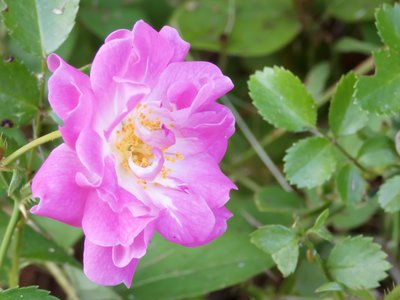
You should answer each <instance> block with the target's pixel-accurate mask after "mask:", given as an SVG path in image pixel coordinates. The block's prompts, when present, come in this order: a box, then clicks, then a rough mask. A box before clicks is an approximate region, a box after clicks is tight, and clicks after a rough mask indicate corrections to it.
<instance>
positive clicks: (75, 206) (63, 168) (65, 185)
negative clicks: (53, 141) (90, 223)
mask: <svg viewBox="0 0 400 300" xmlns="http://www.w3.org/2000/svg"><path fill="white" fill-rule="evenodd" d="M77 172H85V170H84V168H83V166H82V165H81V163H80V162H79V160H78V158H77V157H76V154H75V152H74V151H73V150H72V149H70V148H69V147H68V146H67V145H65V144H61V145H60V146H58V147H57V148H55V149H54V150H53V151H52V152H51V153H50V155H49V157H48V158H47V160H46V161H45V162H44V164H43V165H42V167H41V168H40V169H39V171H38V172H37V173H36V175H35V177H34V178H33V180H32V195H33V196H34V197H38V198H40V202H39V204H38V205H36V206H34V207H33V208H32V209H31V212H32V213H33V214H36V215H39V216H44V217H48V218H52V219H55V220H58V221H60V222H64V223H66V224H69V225H72V226H77V227H80V226H81V223H82V215H83V209H84V206H85V201H86V197H87V194H88V190H87V189H85V188H81V187H79V186H78V185H77V184H76V182H75V174H76V173H77Z"/></svg>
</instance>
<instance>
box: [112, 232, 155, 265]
mask: <svg viewBox="0 0 400 300" xmlns="http://www.w3.org/2000/svg"><path fill="white" fill-rule="evenodd" d="M153 234H154V226H147V227H146V228H145V229H144V230H143V231H142V232H141V233H140V234H139V235H138V236H137V237H136V238H135V240H134V241H133V243H132V244H131V245H129V246H123V245H117V246H114V247H113V251H112V257H113V262H114V264H115V265H116V266H118V267H120V268H122V267H125V266H127V265H128V264H129V263H130V262H131V261H132V259H134V258H136V259H140V258H142V257H143V256H144V255H145V254H146V251H147V247H148V245H149V243H150V240H151V238H152V236H153Z"/></svg>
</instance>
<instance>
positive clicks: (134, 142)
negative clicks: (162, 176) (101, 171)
mask: <svg viewBox="0 0 400 300" xmlns="http://www.w3.org/2000/svg"><path fill="white" fill-rule="evenodd" d="M115 147H116V148H117V149H118V150H119V151H120V152H121V153H122V156H123V162H122V166H123V167H124V168H125V169H128V168H129V164H128V160H129V159H130V158H131V159H132V161H133V162H134V163H135V164H136V165H138V166H140V167H142V168H146V167H148V166H150V165H151V159H153V158H154V154H153V150H152V147H151V146H149V145H147V144H146V143H144V142H143V141H142V140H141V139H140V138H139V137H138V136H137V135H136V134H135V126H134V125H133V122H132V119H130V118H129V119H128V120H127V122H125V123H123V124H122V128H121V130H118V131H117V137H116V144H115Z"/></svg>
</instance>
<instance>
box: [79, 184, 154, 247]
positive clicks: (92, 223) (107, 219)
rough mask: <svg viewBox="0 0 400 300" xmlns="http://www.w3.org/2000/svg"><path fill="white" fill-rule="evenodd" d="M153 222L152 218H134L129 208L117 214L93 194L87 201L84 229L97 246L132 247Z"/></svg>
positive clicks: (87, 236)
mask: <svg viewBox="0 0 400 300" xmlns="http://www.w3.org/2000/svg"><path fill="white" fill-rule="evenodd" d="M139 209H141V207H139ZM152 220H153V217H151V216H143V217H134V215H133V214H132V213H131V211H130V209H128V208H124V209H123V210H122V211H120V212H115V211H113V210H112V209H111V207H110V205H109V204H108V203H106V202H104V201H103V200H102V199H101V197H99V196H98V195H97V193H94V192H93V193H90V195H89V197H88V199H87V201H86V206H85V212H84V216H83V220H82V228H83V232H84V233H85V236H86V238H87V239H88V240H89V241H91V242H92V243H95V244H96V245H99V246H103V247H110V246H116V245H119V244H122V245H130V244H132V242H133V240H134V239H135V238H136V237H137V236H138V235H139V234H140V233H141V232H142V230H143V229H144V228H145V227H146V226H147V225H148V224H149V223H150V222H151V221H152Z"/></svg>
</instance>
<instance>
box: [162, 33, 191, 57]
mask: <svg viewBox="0 0 400 300" xmlns="http://www.w3.org/2000/svg"><path fill="white" fill-rule="evenodd" d="M160 35H161V36H162V37H163V38H165V39H166V40H168V41H169V42H170V44H171V48H173V49H174V55H173V57H172V59H171V62H176V61H183V60H184V59H185V57H186V55H187V54H188V52H189V49H190V44H189V43H188V42H185V41H184V40H182V38H181V37H180V36H179V33H178V31H176V29H175V28H173V27H170V26H164V27H163V28H161V30H160Z"/></svg>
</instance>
